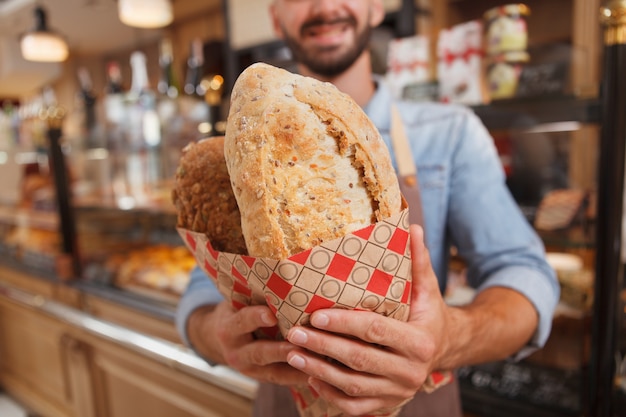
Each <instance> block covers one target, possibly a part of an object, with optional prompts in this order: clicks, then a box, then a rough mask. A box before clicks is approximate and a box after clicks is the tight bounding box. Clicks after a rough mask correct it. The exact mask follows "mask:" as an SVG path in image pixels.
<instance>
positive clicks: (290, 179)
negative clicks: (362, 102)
mask: <svg viewBox="0 0 626 417" xmlns="http://www.w3.org/2000/svg"><path fill="white" fill-rule="evenodd" d="M224 153H225V157H226V164H227V167H228V171H229V174H230V178H231V185H232V187H233V191H234V193H235V198H236V199H237V203H238V205H239V208H240V210H241V213H242V217H241V226H242V231H243V235H244V238H245V241H246V245H247V248H248V251H249V254H250V255H252V256H259V257H267V258H271V259H284V258H286V257H288V256H291V255H293V254H295V253H298V252H301V251H303V250H306V249H309V248H312V247H314V246H318V245H319V244H321V243H322V242H324V241H327V240H331V239H334V238H337V237H340V236H343V235H345V234H347V233H350V232H353V231H355V230H358V229H360V228H363V227H365V226H368V225H370V224H372V223H374V222H376V221H378V220H381V219H384V218H387V217H389V216H391V215H393V214H396V213H398V212H400V210H401V195H400V189H399V186H398V181H397V178H396V175H395V173H394V170H393V167H392V164H391V159H390V156H389V152H388V150H387V148H386V146H385V144H384V142H383V140H382V138H381V137H380V134H379V133H378V131H377V129H376V128H375V126H374V125H373V123H372V122H371V121H370V119H369V118H368V117H367V116H366V114H365V113H364V112H363V110H362V109H361V108H360V107H359V106H358V105H357V104H356V103H355V102H354V100H352V98H350V97H349V96H348V95H346V94H343V93H341V92H340V91H339V90H338V89H337V88H336V87H335V86H334V85H332V84H330V83H323V82H320V81H318V80H315V79H313V78H308V77H302V76H300V75H296V74H292V73H290V72H288V71H285V70H283V69H279V68H275V67H272V66H270V65H267V64H254V65H252V66H250V67H248V68H247V69H246V70H245V71H244V72H243V73H242V74H241V75H240V76H239V78H238V79H237V81H236V83H235V86H234V88H233V93H232V96H231V109H230V114H229V118H228V124H227V129H226V139H225V143H224Z"/></svg>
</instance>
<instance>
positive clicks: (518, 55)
mask: <svg viewBox="0 0 626 417" xmlns="http://www.w3.org/2000/svg"><path fill="white" fill-rule="evenodd" d="M529 60H530V56H529V55H528V53H527V52H525V51H519V52H505V53H502V54H500V55H496V56H491V57H489V58H488V66H487V88H488V91H489V97H490V98H491V99H492V100H499V99H506V98H512V97H515V95H516V93H517V86H518V84H519V80H520V76H521V74H522V70H523V68H524V65H525V64H526V63H527V62H528V61H529Z"/></svg>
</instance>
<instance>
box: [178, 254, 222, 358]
mask: <svg viewBox="0 0 626 417" xmlns="http://www.w3.org/2000/svg"><path fill="white" fill-rule="evenodd" d="M223 300H224V298H223V297H222V295H221V294H220V292H219V291H218V290H217V287H216V286H215V284H214V283H213V280H212V279H211V278H210V277H209V276H207V275H206V274H205V273H204V272H203V271H202V269H200V268H199V267H198V266H196V267H195V268H194V269H193V270H192V271H191V274H190V280H189V284H188V285H187V289H186V290H185V293H184V294H183V296H182V297H181V299H180V302H179V303H178V306H177V309H176V318H175V321H176V330H177V331H178V334H179V335H180V337H181V338H182V340H183V342H184V343H185V345H187V346H190V347H191V344H190V343H189V338H188V337H187V320H188V319H189V316H190V315H191V313H192V312H193V311H194V310H195V309H197V308H199V307H202V306H205V305H215V304H219V303H220V302H221V301H223Z"/></svg>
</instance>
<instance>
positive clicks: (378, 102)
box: [363, 75, 392, 132]
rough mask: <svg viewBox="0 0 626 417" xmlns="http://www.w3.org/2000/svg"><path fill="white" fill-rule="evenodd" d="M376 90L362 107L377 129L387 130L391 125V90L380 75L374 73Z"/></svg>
mask: <svg viewBox="0 0 626 417" xmlns="http://www.w3.org/2000/svg"><path fill="white" fill-rule="evenodd" d="M374 82H375V83H376V91H375V92H374V95H373V96H372V98H371V99H370V101H369V102H368V103H367V104H366V105H365V106H364V107H363V110H364V111H365V113H366V114H367V115H368V116H369V118H370V119H371V120H372V122H373V123H374V125H375V126H376V127H377V128H378V130H379V131H381V132H383V131H389V129H390V125H391V103H392V98H391V91H390V90H389V88H388V87H387V86H386V85H385V82H384V80H383V78H382V77H381V76H378V75H374Z"/></svg>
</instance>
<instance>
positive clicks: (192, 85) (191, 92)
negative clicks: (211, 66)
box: [184, 38, 204, 97]
mask: <svg viewBox="0 0 626 417" xmlns="http://www.w3.org/2000/svg"><path fill="white" fill-rule="evenodd" d="M202 47H203V45H202V40H201V39H200V38H195V39H194V40H193V41H192V42H191V49H190V51H189V58H188V59H187V77H186V78H185V86H184V91H185V94H187V95H188V96H197V97H202V96H203V95H204V92H203V91H202V90H201V87H200V81H201V80H202V75H203V74H202V72H203V71H202V70H203V67H204V53H203V51H202Z"/></svg>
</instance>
